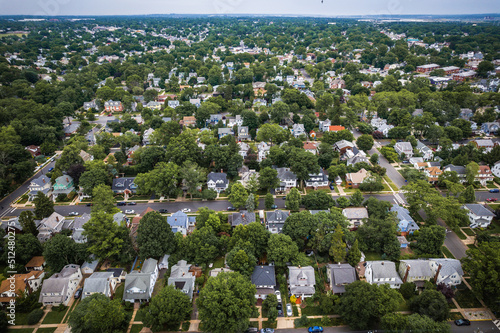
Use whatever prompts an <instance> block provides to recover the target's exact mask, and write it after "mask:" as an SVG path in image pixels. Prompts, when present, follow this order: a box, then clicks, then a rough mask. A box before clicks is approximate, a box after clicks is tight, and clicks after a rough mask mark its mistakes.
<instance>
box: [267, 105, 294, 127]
mask: <svg viewBox="0 0 500 333" xmlns="http://www.w3.org/2000/svg"><path fill="white" fill-rule="evenodd" d="M289 113H290V108H289V107H288V105H287V104H286V103H283V102H281V101H279V102H276V103H274V104H273V106H272V108H271V111H270V112H269V116H270V117H271V120H272V121H273V122H275V123H277V124H280V123H281V121H282V120H283V119H284V118H285V117H288V114H289Z"/></svg>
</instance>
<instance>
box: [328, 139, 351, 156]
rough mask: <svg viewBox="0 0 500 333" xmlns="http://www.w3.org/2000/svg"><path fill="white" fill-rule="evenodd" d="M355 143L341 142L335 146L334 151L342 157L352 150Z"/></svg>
mask: <svg viewBox="0 0 500 333" xmlns="http://www.w3.org/2000/svg"><path fill="white" fill-rule="evenodd" d="M353 147H354V143H352V142H351V141H347V140H340V141H337V142H335V143H334V144H333V150H335V151H338V152H339V153H340V155H343V154H344V153H345V152H346V150H352V148H353Z"/></svg>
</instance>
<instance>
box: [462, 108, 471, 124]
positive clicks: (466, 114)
mask: <svg viewBox="0 0 500 333" xmlns="http://www.w3.org/2000/svg"><path fill="white" fill-rule="evenodd" d="M473 115H474V111H472V110H471V109H460V118H461V119H464V120H467V121H470V120H471V118H472V116H473Z"/></svg>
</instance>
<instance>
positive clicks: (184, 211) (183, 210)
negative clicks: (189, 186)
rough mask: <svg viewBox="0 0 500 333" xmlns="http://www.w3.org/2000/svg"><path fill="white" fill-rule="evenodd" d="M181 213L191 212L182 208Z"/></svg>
mask: <svg viewBox="0 0 500 333" xmlns="http://www.w3.org/2000/svg"><path fill="white" fill-rule="evenodd" d="M181 212H183V213H189V212H191V209H189V208H183V209H182V210H181Z"/></svg>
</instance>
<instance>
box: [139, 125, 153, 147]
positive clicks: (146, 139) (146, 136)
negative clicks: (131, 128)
mask: <svg viewBox="0 0 500 333" xmlns="http://www.w3.org/2000/svg"><path fill="white" fill-rule="evenodd" d="M154 131H155V130H154V129H152V128H148V129H147V130H145V131H144V133H143V134H142V144H143V145H146V146H147V145H150V144H152V143H153V141H152V137H151V136H152V135H153V133H154Z"/></svg>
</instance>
